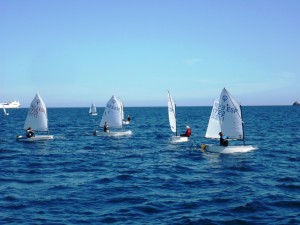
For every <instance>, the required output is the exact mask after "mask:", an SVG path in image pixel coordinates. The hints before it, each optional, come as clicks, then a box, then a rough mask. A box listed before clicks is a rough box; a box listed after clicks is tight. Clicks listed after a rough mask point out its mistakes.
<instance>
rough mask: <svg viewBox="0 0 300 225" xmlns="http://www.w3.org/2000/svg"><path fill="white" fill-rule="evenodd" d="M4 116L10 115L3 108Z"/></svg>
mask: <svg viewBox="0 0 300 225" xmlns="http://www.w3.org/2000/svg"><path fill="white" fill-rule="evenodd" d="M3 114H4V116H8V115H9V113H8V112H6V109H5V108H4V107H3Z"/></svg>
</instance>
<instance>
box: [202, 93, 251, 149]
mask: <svg viewBox="0 0 300 225" xmlns="http://www.w3.org/2000/svg"><path fill="white" fill-rule="evenodd" d="M219 132H222V133H223V134H225V135H226V136H227V137H228V139H229V140H242V141H243V145H232V146H220V145H206V144H203V145H202V146H201V148H202V149H205V150H207V151H210V152H216V153H235V152H248V151H251V150H255V149H257V148H256V147H253V146H251V145H245V135H244V122H243V119H242V109H241V105H240V104H239V103H237V102H236V100H235V99H234V98H233V97H232V95H230V93H229V92H228V91H227V90H226V89H225V88H224V89H223V90H222V92H221V95H220V97H218V98H217V99H216V100H215V101H214V104H213V108H212V111H211V115H210V119H209V122H208V127H207V130H206V134H205V137H206V138H211V139H219Z"/></svg>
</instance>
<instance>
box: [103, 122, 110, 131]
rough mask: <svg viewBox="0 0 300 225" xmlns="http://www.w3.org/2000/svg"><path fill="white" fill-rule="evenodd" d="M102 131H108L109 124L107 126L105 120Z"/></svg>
mask: <svg viewBox="0 0 300 225" xmlns="http://www.w3.org/2000/svg"><path fill="white" fill-rule="evenodd" d="M103 131H104V132H109V126H108V123H107V122H105V124H104V127H103Z"/></svg>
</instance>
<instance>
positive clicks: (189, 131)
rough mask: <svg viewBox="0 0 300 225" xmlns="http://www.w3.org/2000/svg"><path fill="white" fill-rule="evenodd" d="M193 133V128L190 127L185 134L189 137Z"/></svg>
mask: <svg viewBox="0 0 300 225" xmlns="http://www.w3.org/2000/svg"><path fill="white" fill-rule="evenodd" d="M191 134H192V131H191V128H188V129H187V130H186V131H185V135H186V136H188V137H189V136H191Z"/></svg>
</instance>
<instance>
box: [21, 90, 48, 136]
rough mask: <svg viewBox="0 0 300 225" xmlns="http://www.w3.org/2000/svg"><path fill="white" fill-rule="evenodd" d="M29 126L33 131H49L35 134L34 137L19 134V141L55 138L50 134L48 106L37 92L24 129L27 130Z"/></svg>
mask: <svg viewBox="0 0 300 225" xmlns="http://www.w3.org/2000/svg"><path fill="white" fill-rule="evenodd" d="M29 127H30V128H31V129H32V130H33V131H37V132H47V134H45V135H41V134H35V135H33V136H32V137H27V136H21V135H19V136H17V141H27V142H34V141H47V140H52V139H53V135H49V129H48V114H47V108H46V105H45V103H44V101H43V99H42V98H41V96H40V95H39V94H36V96H35V97H34V99H33V100H32V102H31V104H30V108H29V110H28V113H27V117H26V120H25V124H24V130H27V129H28V128H29Z"/></svg>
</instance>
